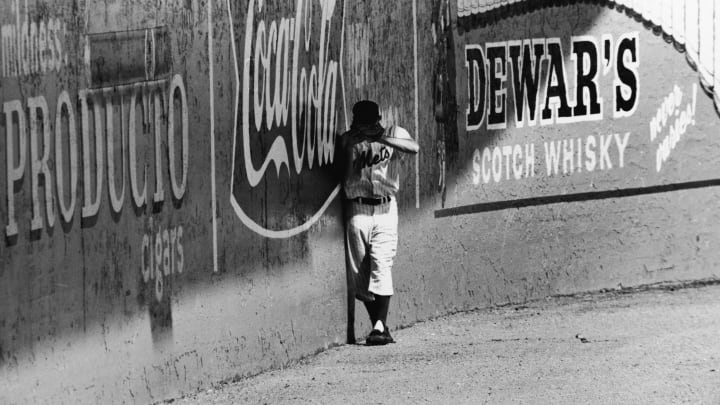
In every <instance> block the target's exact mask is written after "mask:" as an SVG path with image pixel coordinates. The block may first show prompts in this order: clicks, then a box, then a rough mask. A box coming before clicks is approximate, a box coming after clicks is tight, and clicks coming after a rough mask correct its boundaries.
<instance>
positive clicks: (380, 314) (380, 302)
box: [375, 295, 392, 332]
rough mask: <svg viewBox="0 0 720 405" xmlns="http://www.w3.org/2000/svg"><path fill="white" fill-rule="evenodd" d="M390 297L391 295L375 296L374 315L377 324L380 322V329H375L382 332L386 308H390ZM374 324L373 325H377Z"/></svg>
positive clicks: (386, 313)
mask: <svg viewBox="0 0 720 405" xmlns="http://www.w3.org/2000/svg"><path fill="white" fill-rule="evenodd" d="M390 297H392V295H375V309H376V311H377V312H376V313H375V316H376V318H375V319H377V322H382V326H383V327H382V328H375V329H377V330H379V331H380V332H382V331H383V330H384V329H385V324H386V322H387V315H388V308H390ZM377 322H375V324H377Z"/></svg>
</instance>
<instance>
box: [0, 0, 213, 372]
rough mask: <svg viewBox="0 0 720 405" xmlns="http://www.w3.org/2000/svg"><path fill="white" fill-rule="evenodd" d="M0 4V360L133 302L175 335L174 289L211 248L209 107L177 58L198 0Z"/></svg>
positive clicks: (192, 39) (161, 332) (31, 351)
mask: <svg viewBox="0 0 720 405" xmlns="http://www.w3.org/2000/svg"><path fill="white" fill-rule="evenodd" d="M0 15H1V16H2V17H1V19H0V25H1V27H0V33H1V37H2V41H1V43H0V44H1V46H2V48H1V50H0V102H1V103H2V104H1V107H2V111H1V114H0V135H1V136H0V140H1V141H0V161H1V162H2V163H1V164H0V178H1V179H2V180H1V181H0V183H1V184H2V188H0V226H1V227H0V229H1V230H2V234H3V237H2V239H1V240H2V243H0V279H1V280H2V284H3V285H4V286H6V288H4V289H3V290H2V291H1V292H0V308H2V309H1V311H0V312H1V314H0V315H1V319H2V323H3V327H2V328H0V329H1V332H0V333H1V334H0V337H1V338H0V342H2V343H1V344H0V357H5V358H7V357H6V356H12V357H13V358H14V359H15V360H14V361H15V362H20V363H22V362H23V361H27V360H28V359H29V360H32V359H34V358H35V356H36V355H38V353H39V352H38V350H44V348H45V347H46V344H45V342H46V341H55V340H58V339H62V338H64V337H65V336H68V335H72V334H77V333H89V332H91V331H94V330H96V329H97V328H99V327H100V325H103V326H102V327H103V328H110V326H109V325H110V324H113V323H115V322H118V319H120V320H122V319H123V316H130V315H132V314H137V313H140V314H147V316H148V318H149V320H150V325H149V329H150V330H151V332H152V337H153V340H155V341H158V342H159V341H161V340H163V339H164V337H168V336H171V331H172V310H171V306H172V303H171V297H172V295H173V290H175V292H177V289H178V288H181V286H182V283H181V281H182V280H183V279H184V278H185V277H186V276H187V273H188V269H198V268H202V266H201V264H202V262H203V258H202V256H201V255H200V254H198V252H199V251H202V250H203V249H207V247H206V246H203V245H204V244H205V242H202V243H197V242H196V238H198V237H200V236H201V235H202V234H206V233H207V232H208V230H207V227H206V226H205V225H204V221H202V222H201V221H199V220H198V217H199V216H202V215H203V212H202V211H201V210H202V209H205V208H204V207H205V206H209V198H207V197H205V196H206V195H207V194H208V192H207V191H206V186H205V184H204V183H203V182H201V181H198V179H199V174H200V171H204V170H203V169H201V168H202V167H203V166H204V165H205V164H203V163H202V161H203V160H207V152H206V150H207V149H206V148H205V147H203V145H204V144H205V142H204V141H203V139H201V135H202V134H206V133H207V131H206V130H204V128H206V127H207V125H208V120H207V108H206V107H204V105H203V103H200V102H199V101H198V94H200V93H199V90H202V87H201V88H200V89H198V87H197V86H194V85H190V84H191V83H194V82H195V81H196V80H197V77H199V75H200V74H201V72H200V71H199V70H198V69H197V68H196V67H194V66H193V65H190V64H189V63H188V55H189V53H190V49H191V48H192V47H193V46H196V45H197V43H201V42H200V39H201V37H200V36H194V35H193V34H192V32H193V30H196V29H197V28H198V27H201V25H200V21H203V20H204V17H202V15H201V9H198V7H197V4H195V3H194V2H190V1H187V2H178V3H177V4H175V3H172V4H170V3H167V4H165V3H163V4H162V5H161V7H130V6H129V5H127V4H125V3H124V2H120V1H111V2H105V3H103V4H100V3H93V2H88V3H85V2H81V3H78V2H58V3H53V4H48V3H46V2H40V1H38V2H35V1H7V2H3V3H2V4H0ZM207 190H209V188H207ZM206 201H207V202H206ZM205 210H206V211H207V209H205ZM8 365H9V366H13V364H8Z"/></svg>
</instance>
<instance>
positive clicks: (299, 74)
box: [228, 0, 344, 238]
mask: <svg viewBox="0 0 720 405" xmlns="http://www.w3.org/2000/svg"><path fill="white" fill-rule="evenodd" d="M268 3H270V2H266V1H263V0H250V1H249V2H248V6H247V9H246V10H245V11H246V14H245V16H244V20H245V25H244V35H243V36H238V35H237V33H236V32H235V27H234V26H233V24H232V22H233V21H232V20H233V17H232V15H233V12H232V11H231V10H230V7H228V15H229V17H230V20H231V34H232V38H233V39H232V51H233V60H234V61H235V75H236V77H237V86H236V89H235V117H234V119H235V121H234V122H235V126H234V131H233V134H234V144H233V172H232V178H231V204H232V206H233V209H234V210H235V213H236V214H237V215H238V217H239V218H240V219H241V220H242V222H243V223H244V224H245V225H246V226H247V227H249V228H250V229H252V230H253V231H255V232H257V233H259V234H261V235H263V236H265V237H269V238H285V237H290V236H293V235H296V234H298V233H301V232H304V231H306V230H307V229H309V228H310V226H312V224H313V223H315V222H316V221H317V220H318V219H319V218H320V217H321V216H322V214H323V212H324V211H325V210H326V209H327V207H328V206H329V205H330V203H331V202H332V200H333V199H334V198H335V197H336V196H337V194H338V193H339V191H340V186H339V184H338V183H337V181H336V180H331V177H330V176H327V175H326V174H327V172H328V170H329V169H330V165H331V164H332V161H333V156H334V150H335V136H336V133H337V131H338V128H340V124H341V123H340V122H339V117H340V113H342V112H343V111H344V110H343V109H341V108H344V105H342V104H343V103H342V89H341V87H342V83H341V81H342V74H341V66H340V60H341V58H340V54H341V49H342V23H343V21H342V18H343V15H342V14H343V5H342V4H341V3H340V2H337V1H335V0H297V2H296V4H295V8H294V10H290V9H288V10H283V7H286V6H284V5H283V4H281V2H272V3H278V4H268ZM238 11H243V10H238ZM237 38H242V42H240V41H238V40H237ZM343 115H344V114H343ZM342 124H343V125H344V122H343V123H342Z"/></svg>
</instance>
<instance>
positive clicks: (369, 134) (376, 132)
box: [362, 122, 385, 142]
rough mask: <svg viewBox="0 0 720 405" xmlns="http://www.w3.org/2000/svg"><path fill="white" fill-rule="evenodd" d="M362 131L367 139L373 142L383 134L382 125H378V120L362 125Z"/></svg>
mask: <svg viewBox="0 0 720 405" xmlns="http://www.w3.org/2000/svg"><path fill="white" fill-rule="evenodd" d="M362 133H363V135H364V137H365V138H366V139H367V140H368V141H370V142H375V141H377V140H379V139H380V138H381V137H382V136H383V134H384V133H385V128H383V126H382V125H380V123H379V122H378V123H376V124H373V125H370V126H367V127H363V128H362Z"/></svg>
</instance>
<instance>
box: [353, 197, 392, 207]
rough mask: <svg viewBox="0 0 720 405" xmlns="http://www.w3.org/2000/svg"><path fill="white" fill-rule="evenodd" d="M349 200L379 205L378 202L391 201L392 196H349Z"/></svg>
mask: <svg viewBox="0 0 720 405" xmlns="http://www.w3.org/2000/svg"><path fill="white" fill-rule="evenodd" d="M349 200H350V201H353V202H356V203H360V204H365V205H380V204H385V203H389V202H390V201H392V196H390V195H389V196H385V197H379V198H369V197H355V198H350V199H349Z"/></svg>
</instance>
